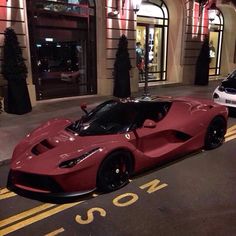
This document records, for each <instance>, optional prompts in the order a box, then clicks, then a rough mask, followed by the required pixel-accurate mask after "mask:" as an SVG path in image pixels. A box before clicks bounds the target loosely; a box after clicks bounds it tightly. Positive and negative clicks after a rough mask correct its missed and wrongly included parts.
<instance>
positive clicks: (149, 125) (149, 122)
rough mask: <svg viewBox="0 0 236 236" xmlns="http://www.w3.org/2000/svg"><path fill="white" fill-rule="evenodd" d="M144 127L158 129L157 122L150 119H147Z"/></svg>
mask: <svg viewBox="0 0 236 236" xmlns="http://www.w3.org/2000/svg"><path fill="white" fill-rule="evenodd" d="M143 127H144V128H150V129H153V128H156V122H155V121H153V120H150V119H146V120H145V121H144V123H143Z"/></svg>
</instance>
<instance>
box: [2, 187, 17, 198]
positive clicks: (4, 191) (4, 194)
mask: <svg viewBox="0 0 236 236" xmlns="http://www.w3.org/2000/svg"><path fill="white" fill-rule="evenodd" d="M14 196H16V194H15V193H13V192H11V191H10V190H8V189H7V188H3V189H0V200H3V199H6V198H10V197H14Z"/></svg>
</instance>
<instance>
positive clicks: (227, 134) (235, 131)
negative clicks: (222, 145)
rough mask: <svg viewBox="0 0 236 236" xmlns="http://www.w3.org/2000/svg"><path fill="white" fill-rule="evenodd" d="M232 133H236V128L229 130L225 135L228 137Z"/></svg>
mask: <svg viewBox="0 0 236 236" xmlns="http://www.w3.org/2000/svg"><path fill="white" fill-rule="evenodd" d="M232 134H236V130H233V131H229V132H227V133H226V134H225V137H228V136H230V135H232Z"/></svg>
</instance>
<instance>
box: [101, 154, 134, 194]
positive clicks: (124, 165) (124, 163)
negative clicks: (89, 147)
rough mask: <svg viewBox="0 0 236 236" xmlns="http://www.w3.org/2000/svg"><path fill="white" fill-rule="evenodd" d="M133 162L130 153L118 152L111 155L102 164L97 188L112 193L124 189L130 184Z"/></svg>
mask: <svg viewBox="0 0 236 236" xmlns="http://www.w3.org/2000/svg"><path fill="white" fill-rule="evenodd" d="M131 170H132V162H131V158H130V155H129V153H127V152H125V151H116V152H114V153H112V154H110V155H109V156H108V157H107V158H106V159H105V160H104V161H103V162H102V164H101V166H100V169H99V172H98V177H97V187H98V189H99V190H100V191H102V192H111V191H114V190H117V189H119V188H122V187H123V186H125V185H126V184H127V183H128V182H129V177H130V174H131Z"/></svg>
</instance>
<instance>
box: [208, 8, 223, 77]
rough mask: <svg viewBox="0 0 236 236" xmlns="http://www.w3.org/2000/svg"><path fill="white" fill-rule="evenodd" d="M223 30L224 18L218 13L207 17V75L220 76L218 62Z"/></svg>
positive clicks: (219, 60)
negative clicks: (208, 64) (208, 51)
mask: <svg viewBox="0 0 236 236" xmlns="http://www.w3.org/2000/svg"><path fill="white" fill-rule="evenodd" d="M223 29H224V18H223V15H222V13H221V12H220V11H218V14H215V15H214V16H211V17H210V16H209V49H210V53H209V57H210V66H209V75H210V76H211V75H212V76H214V75H219V74H220V62H221V52H222V39H223Z"/></svg>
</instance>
